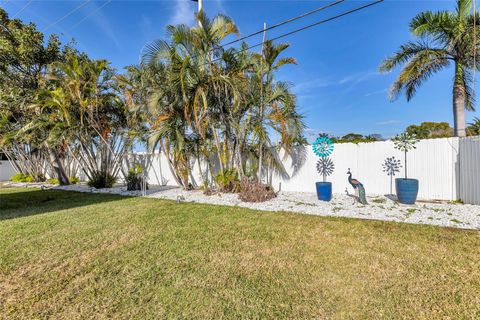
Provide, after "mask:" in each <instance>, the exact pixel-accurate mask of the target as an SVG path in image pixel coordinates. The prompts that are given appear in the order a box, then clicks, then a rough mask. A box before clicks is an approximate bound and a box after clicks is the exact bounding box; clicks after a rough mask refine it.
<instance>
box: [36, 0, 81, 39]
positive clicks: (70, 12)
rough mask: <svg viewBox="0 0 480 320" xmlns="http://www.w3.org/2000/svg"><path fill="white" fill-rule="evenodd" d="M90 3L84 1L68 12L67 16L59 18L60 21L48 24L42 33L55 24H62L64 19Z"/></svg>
mask: <svg viewBox="0 0 480 320" xmlns="http://www.w3.org/2000/svg"><path fill="white" fill-rule="evenodd" d="M89 2H90V0H85V2H83V3H81V4H80V5H79V6H77V7H75V8H74V9H73V10H71V11H69V12H68V13H67V14H65V15H64V16H63V17H61V18H60V19H58V20H57V21H55V22H54V23H52V24H50V25H49V26H47V27H46V28H45V29H43V32H45V31H47V30H48V29H50V28H51V27H53V26H54V25H56V24H57V23H60V22H62V21H63V20H65V19H66V18H68V17H69V16H71V15H72V14H73V13H74V12H76V11H78V10H79V9H81V8H82V7H84V6H85V5H86V4H88V3H89Z"/></svg>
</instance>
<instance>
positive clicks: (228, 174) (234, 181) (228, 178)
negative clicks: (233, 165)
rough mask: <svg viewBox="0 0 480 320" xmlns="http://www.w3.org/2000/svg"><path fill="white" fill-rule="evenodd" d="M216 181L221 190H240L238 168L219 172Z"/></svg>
mask: <svg viewBox="0 0 480 320" xmlns="http://www.w3.org/2000/svg"><path fill="white" fill-rule="evenodd" d="M215 181H216V182H217V184H218V188H219V191H221V192H238V191H240V181H239V180H238V174H237V170H235V169H230V170H226V171H224V173H223V174H221V173H219V174H217V176H216V177H215Z"/></svg>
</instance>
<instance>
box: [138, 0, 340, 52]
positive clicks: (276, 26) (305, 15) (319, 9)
mask: <svg viewBox="0 0 480 320" xmlns="http://www.w3.org/2000/svg"><path fill="white" fill-rule="evenodd" d="M344 1H345V0H337V1H335V2H332V3H329V4H327V5H325V6H322V7H319V8H316V9H314V10H311V11H308V12H305V13H302V14H301V15H298V16H295V17H293V18H290V19H287V20H284V21H282V22H279V23H277V24H274V25H272V26H271V27H268V28H266V29H262V30H259V31H256V32H253V33H250V34H248V35H246V36H243V37H241V38H238V39H235V40H233V41H230V42H227V43H225V44H223V45H220V46H219V48H216V49H210V50H209V52H211V51H214V50H218V49H220V48H223V49H224V47H225V46H228V45H231V44H234V43H236V42H239V41H242V40H245V39H248V38H250V37H253V36H255V35H258V34H261V33H263V32H266V31H268V30H272V29H275V28H278V27H280V26H283V25H285V24H287V23H290V22H293V21H296V20H299V19H302V18H305V17H307V16H309V15H311V14H314V13H316V12H319V11H323V10H325V9H328V8H330V7H333V6H336V5H337V4H340V3H342V2H344ZM262 43H263V42H262ZM262 43H261V44H262ZM261 44H259V45H261ZM147 45H148V43H147V44H145V45H144V46H143V48H145V46H147ZM259 45H256V46H259ZM143 48H142V50H141V51H140V55H142V52H143ZM190 57H191V58H192V59H194V58H196V57H197V55H191V56H190Z"/></svg>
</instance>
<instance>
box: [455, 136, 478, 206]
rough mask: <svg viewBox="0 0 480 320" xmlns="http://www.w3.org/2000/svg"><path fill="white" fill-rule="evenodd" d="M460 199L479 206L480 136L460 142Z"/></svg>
mask: <svg viewBox="0 0 480 320" xmlns="http://www.w3.org/2000/svg"><path fill="white" fill-rule="evenodd" d="M459 171H460V199H461V200H462V201H463V202H465V203H470V204H478V205H480V136H476V137H468V138H463V139H461V140H460V166H459Z"/></svg>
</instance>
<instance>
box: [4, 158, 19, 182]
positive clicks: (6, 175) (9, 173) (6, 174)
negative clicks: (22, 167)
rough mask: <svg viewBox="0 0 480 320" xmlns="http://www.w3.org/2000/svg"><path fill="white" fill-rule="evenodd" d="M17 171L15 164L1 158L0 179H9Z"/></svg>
mask: <svg viewBox="0 0 480 320" xmlns="http://www.w3.org/2000/svg"><path fill="white" fill-rule="evenodd" d="M15 173H16V172H15V169H13V166H12V165H11V164H10V161H8V160H5V161H2V160H0V181H7V180H9V179H10V177H11V176H13V175H14V174H15Z"/></svg>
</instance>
